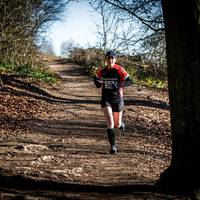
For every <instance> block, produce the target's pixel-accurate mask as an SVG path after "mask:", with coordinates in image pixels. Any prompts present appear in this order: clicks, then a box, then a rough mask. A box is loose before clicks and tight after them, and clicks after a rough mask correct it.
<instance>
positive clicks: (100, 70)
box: [96, 69, 102, 78]
mask: <svg viewBox="0 0 200 200" xmlns="http://www.w3.org/2000/svg"><path fill="white" fill-rule="evenodd" d="M96 77H97V78H102V69H99V70H98V71H97V73H96Z"/></svg>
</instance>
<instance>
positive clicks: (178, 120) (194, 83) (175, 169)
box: [159, 0, 200, 192]
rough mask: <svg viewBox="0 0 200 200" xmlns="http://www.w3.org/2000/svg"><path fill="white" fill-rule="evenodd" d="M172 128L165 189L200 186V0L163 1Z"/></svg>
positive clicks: (188, 188) (163, 181)
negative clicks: (170, 156) (169, 159)
mask: <svg viewBox="0 0 200 200" xmlns="http://www.w3.org/2000/svg"><path fill="white" fill-rule="evenodd" d="M162 6H163V13H164V20H165V31H166V45H167V46H166V51H167V67H168V84H169V99H170V112H171V131H172V161H171V165H170V167H169V168H168V169H167V170H166V171H165V172H164V173H163V174H161V178H160V181H159V183H160V184H161V185H163V187H164V188H165V189H166V190H172V189H173V190H177V191H185V192H187V191H191V190H193V189H195V188H200V164H199V159H200V14H199V12H200V10H199V9H200V0H191V1H179V0H173V1H168V0H162Z"/></svg>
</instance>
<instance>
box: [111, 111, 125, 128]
mask: <svg viewBox="0 0 200 200" xmlns="http://www.w3.org/2000/svg"><path fill="white" fill-rule="evenodd" d="M122 113H123V111H121V112H113V118H114V127H115V128H116V129H117V128H119V127H120V126H121V124H122Z"/></svg>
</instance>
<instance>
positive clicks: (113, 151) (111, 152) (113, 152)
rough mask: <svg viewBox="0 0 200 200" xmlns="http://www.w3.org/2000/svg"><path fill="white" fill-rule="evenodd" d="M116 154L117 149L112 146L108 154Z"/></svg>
mask: <svg viewBox="0 0 200 200" xmlns="http://www.w3.org/2000/svg"><path fill="white" fill-rule="evenodd" d="M116 153H117V147H116V146H115V145H112V147H111V149H110V154H116Z"/></svg>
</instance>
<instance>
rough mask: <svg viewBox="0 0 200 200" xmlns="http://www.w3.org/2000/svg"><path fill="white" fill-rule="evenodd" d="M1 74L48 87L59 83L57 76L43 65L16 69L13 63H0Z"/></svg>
mask: <svg viewBox="0 0 200 200" xmlns="http://www.w3.org/2000/svg"><path fill="white" fill-rule="evenodd" d="M1 74H5V75H6V74H15V75H19V76H21V77H28V78H32V79H33V80H36V81H41V82H44V83H46V84H50V85H51V84H55V83H57V82H58V81H59V78H58V76H57V75H55V74H54V73H53V72H52V71H51V70H50V69H49V68H47V67H45V66H44V65H42V66H38V67H30V66H28V65H24V66H17V67H16V65H14V64H13V63H0V75H1Z"/></svg>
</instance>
